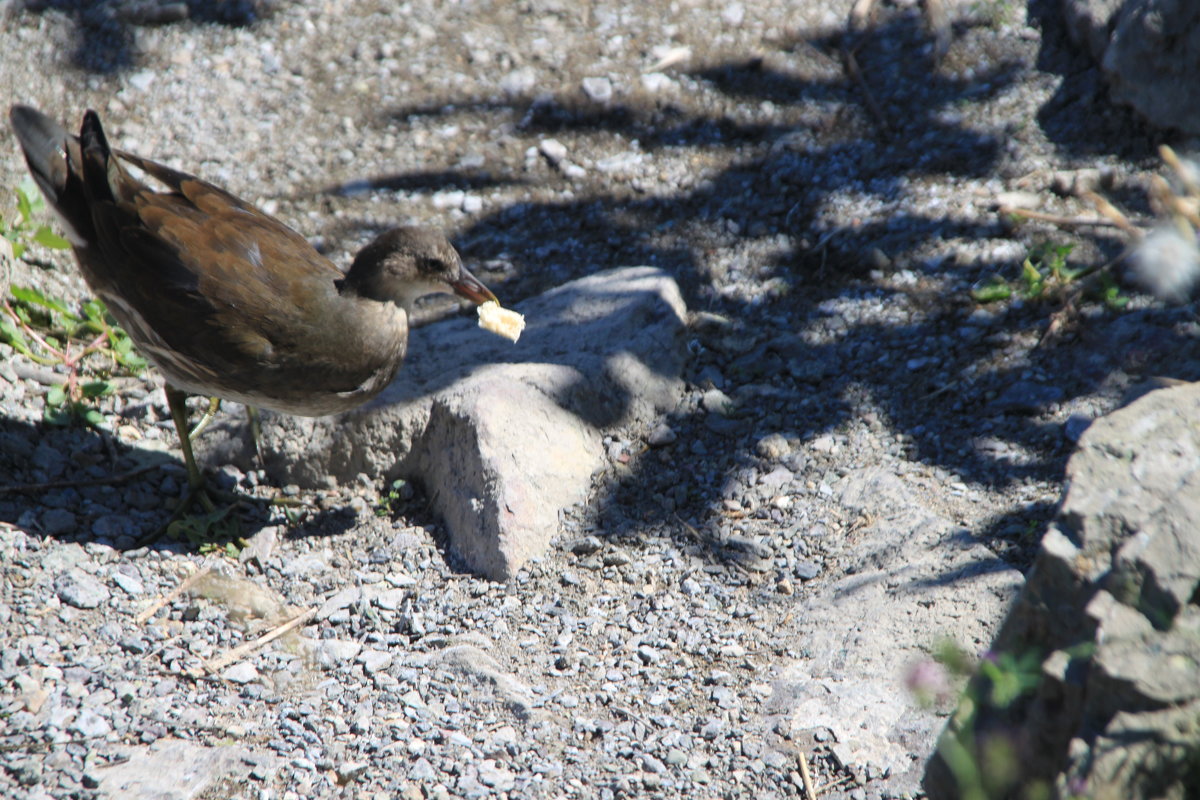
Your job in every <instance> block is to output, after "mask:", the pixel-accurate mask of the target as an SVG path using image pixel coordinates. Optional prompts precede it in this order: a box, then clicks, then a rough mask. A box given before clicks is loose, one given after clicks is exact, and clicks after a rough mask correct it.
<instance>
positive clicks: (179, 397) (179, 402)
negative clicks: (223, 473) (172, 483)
mask: <svg viewBox="0 0 1200 800" xmlns="http://www.w3.org/2000/svg"><path fill="white" fill-rule="evenodd" d="M163 392H164V393H165V394H166V396H167V407H168V408H170V409H171V419H172V420H173V421H174V422H175V432H176V433H177V434H179V447H180V449H182V450H183V462H184V465H185V466H186V467H187V473H188V486H189V487H190V490H189V491H188V496H187V500H185V501H184V503H183V504H182V505H181V506H180V508H181V509H182V508H185V507H187V505H189V504H190V503H191V501H192V500H193V499H196V500H199V501H200V505H202V506H204V510H205V511H207V512H208V513H210V514H211V513H213V512H214V511H215V510H216V506H215V505H214V504H213V501H212V500H211V499H210V498H209V496H208V493H207V492H205V491H204V476H203V475H201V474H200V468H199V467H197V466H196V456H195V455H194V454H193V453H192V437H191V435H190V434H189V433H188V411H187V393H186V392H181V391H180V390H178V389H176V388H175V387H174V386H172V385H171V384H169V383H164V384H163ZM213 399H214V400H216V398H213ZM217 402H220V401H219V400H218V401H217ZM209 408H210V409H211V408H213V406H212V405H211V404H210V406H209ZM197 427H199V426H197Z"/></svg>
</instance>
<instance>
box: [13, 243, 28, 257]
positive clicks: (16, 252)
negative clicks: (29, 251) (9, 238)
mask: <svg viewBox="0 0 1200 800" xmlns="http://www.w3.org/2000/svg"><path fill="white" fill-rule="evenodd" d="M12 251H13V258H17V259H19V258H21V256H23V255H25V245H24V244H22V243H21V242H13V243H12Z"/></svg>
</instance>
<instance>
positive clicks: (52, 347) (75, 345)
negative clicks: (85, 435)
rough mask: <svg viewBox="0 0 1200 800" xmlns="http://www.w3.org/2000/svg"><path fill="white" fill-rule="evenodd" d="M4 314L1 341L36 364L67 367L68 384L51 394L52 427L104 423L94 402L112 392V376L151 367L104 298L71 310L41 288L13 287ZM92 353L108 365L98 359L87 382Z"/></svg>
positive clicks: (48, 416)
mask: <svg viewBox="0 0 1200 800" xmlns="http://www.w3.org/2000/svg"><path fill="white" fill-rule="evenodd" d="M0 312H2V313H0V342H3V343H5V344H7V345H9V346H10V347H12V349H13V350H15V351H16V352H18V353H20V354H21V355H23V356H25V357H26V358H28V359H29V360H30V361H33V362H35V363H37V364H42V365H46V366H57V365H59V364H61V365H63V366H65V367H66V368H67V372H66V379H65V380H64V382H63V383H62V384H59V385H58V386H54V387H51V388H50V389H49V390H48V391H47V393H46V410H45V414H44V417H45V420H46V422H48V423H50V424H52V425H67V424H70V423H72V422H74V421H81V422H84V423H86V424H89V425H98V424H100V423H101V422H102V421H103V416H102V415H101V414H100V412H99V410H98V409H96V408H95V405H94V401H95V400H97V399H98V398H101V397H104V396H105V395H108V394H111V393H112V392H113V390H114V385H113V383H112V381H111V380H110V379H111V378H112V377H113V376H115V375H118V374H125V375H138V374H140V373H141V372H142V370H144V369H145V368H146V366H147V364H146V360H145V359H144V358H142V357H141V356H140V355H138V354H137V353H136V352H135V351H134V349H133V341H132V340H131V339H130V338H129V336H128V334H126V333H125V331H124V330H122V329H121V328H120V326H118V325H117V324H116V321H115V320H113V319H112V318H111V317H110V316H109V314H108V312H107V310H106V309H105V307H104V304H103V303H101V302H100V301H99V300H94V299H93V300H88V301H86V302H85V303H83V304H82V306H81V307H80V308H79V310H78V311H72V310H71V309H70V308H69V307H68V306H67V305H66V303H64V302H63V301H62V300H60V299H58V298H55V297H51V296H49V295H47V294H46V293H44V292H42V291H40V290H38V289H35V288H32V287H28V286H10V287H9V297H6V298H3V299H0ZM93 354H98V355H100V356H102V357H103V358H104V360H105V361H106V362H107V363H104V364H95V362H94V361H93V362H92V363H91V364H89V368H88V370H87V374H88V375H89V377H93V378H94V380H84V379H83V378H82V377H81V373H82V372H83V370H82V367H83V364H84V360H85V359H87V358H88V357H89V356H92V355H93Z"/></svg>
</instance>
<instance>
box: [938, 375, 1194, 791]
mask: <svg viewBox="0 0 1200 800" xmlns="http://www.w3.org/2000/svg"><path fill="white" fill-rule="evenodd" d="M1067 476H1068V479H1069V482H1068V486H1069V489H1068V491H1067V495H1066V498H1065V499H1064V501H1063V506H1062V509H1061V511H1060V512H1059V515H1058V518H1057V520H1056V522H1055V523H1054V524H1053V525H1052V526H1051V527H1050V530H1049V531H1048V532H1047V533H1046V536H1045V538H1044V539H1043V541H1042V546H1041V550H1040V552H1039V554H1038V557H1037V561H1036V563H1035V565H1034V568H1033V570H1032V572H1031V573H1030V575H1029V579H1028V582H1027V583H1026V586H1025V589H1024V590H1023V591H1022V593H1021V595H1020V598H1019V599H1018V602H1017V603H1016V605H1015V606H1014V608H1013V610H1012V612H1011V613H1010V615H1009V617H1008V619H1007V620H1006V622H1005V624H1004V626H1003V628H1002V629H1001V632H1000V634H999V636H998V637H997V638H996V641H995V643H994V645H993V648H992V649H993V652H994V653H995V654H996V661H995V662H994V663H996V664H998V665H1003V664H1004V663H1008V664H1019V663H1021V662H1022V661H1024V662H1025V663H1026V664H1028V665H1031V666H1032V667H1033V668H1032V669H1007V670H1002V671H1003V672H1007V673H1008V675H1007V678H1008V679H1014V678H1015V679H1016V681H1015V682H1013V683H1011V684H1010V685H1012V686H1015V687H1018V691H1017V692H1016V693H1015V697H1013V698H1011V700H1010V702H1006V703H998V702H994V698H995V695H994V690H995V689H996V687H997V686H998V685H999V684H1000V683H1001V682H1002V681H996V680H992V679H986V678H982V677H980V678H977V679H976V680H975V681H974V682H973V684H972V686H971V687H970V689H969V690H968V693H967V698H966V699H965V700H964V702H963V704H962V705H961V706H960V709H959V713H958V714H956V715H955V717H954V718H952V720H951V722H950V724H949V725H948V726H947V728H946V731H945V732H944V733H943V734H942V736H943V739H942V747H941V750H940V755H939V757H937V758H935V759H933V760H932V761H931V762H930V764H929V768H928V770H927V772H926V777H925V788H926V790H927V791H928V793H929V796H930V797H931V798H934V799H935V800H937V798H957V797H962V796H964V794H965V786H964V777H963V775H964V774H965V773H964V772H963V770H962V765H963V764H964V763H966V764H974V765H975V767H979V768H983V770H984V771H985V772H989V771H990V772H993V774H995V770H993V769H992V768H993V767H994V766H995V764H996V761H995V760H994V759H993V756H994V754H996V753H1001V752H1007V753H1008V754H1009V755H1008V756H1007V758H1012V759H1015V760H1013V761H1012V762H1011V764H1012V765H1013V766H1011V767H1009V768H1007V769H1001V770H1000V774H999V777H998V781H999V782H998V783H997V784H994V785H992V786H991V787H990V793H989V794H988V795H987V796H995V797H1000V796H1027V795H1028V796H1032V795H1034V794H1036V792H1037V791H1038V790H1037V789H1036V788H1034V787H1035V785H1036V784H1041V787H1042V788H1047V787H1054V789H1055V791H1056V792H1057V794H1058V796H1061V797H1066V796H1071V795H1079V794H1086V795H1087V796H1089V797H1096V798H1129V797H1171V798H1175V797H1178V798H1183V797H1194V796H1195V790H1196V787H1197V786H1200V766H1198V765H1197V761H1196V759H1195V753H1197V752H1200V722H1198V720H1200V716H1198V711H1200V606H1198V605H1197V603H1198V599H1200V596H1198V595H1197V591H1198V590H1200V385H1196V384H1186V385H1183V386H1178V387H1175V388H1171V389H1163V390H1160V391H1156V392H1152V393H1150V394H1148V395H1146V396H1145V397H1143V398H1141V399H1140V400H1138V401H1137V402H1135V403H1133V404H1132V405H1130V406H1128V407H1126V408H1124V409H1122V410H1120V411H1117V412H1115V413H1113V414H1111V415H1109V416H1108V417H1105V418H1103V419H1100V420H1097V421H1096V422H1095V423H1093V424H1092V426H1091V427H1090V428H1089V429H1088V430H1087V432H1086V433H1085V434H1084V435H1083V437H1082V438H1081V440H1080V444H1079V450H1078V452H1077V453H1076V454H1075V455H1074V456H1073V457H1072V458H1071V461H1070V464H1069V465H1068V467H1067ZM1004 654H1007V655H1008V656H1009V660H1008V661H1007V662H1005V661H1003V660H1002V659H1003V658H1004ZM1022 686H1023V687H1024V689H1023V690H1021V689H1020V687H1022ZM1016 765H1019V767H1017V766H1016ZM956 773H957V775H958V777H956Z"/></svg>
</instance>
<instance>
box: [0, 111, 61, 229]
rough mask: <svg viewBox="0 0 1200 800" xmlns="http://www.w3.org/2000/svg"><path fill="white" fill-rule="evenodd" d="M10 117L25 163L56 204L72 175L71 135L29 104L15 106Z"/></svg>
mask: <svg viewBox="0 0 1200 800" xmlns="http://www.w3.org/2000/svg"><path fill="white" fill-rule="evenodd" d="M8 118H9V121H11V122H12V126H13V130H14V131H16V133H17V140H18V141H20V143H21V149H22V150H23V151H25V163H26V164H28V165H29V171H30V172H32V173H33V179H34V180H35V181H37V185H38V187H40V188H41V190H42V194H44V195H45V196H46V200H47V201H48V202H49V203H50V204H51V205H52V206H55V207H57V206H58V205H59V200H60V199H61V197H62V194H63V190H64V189H65V188H66V185H67V180H68V178H69V169H68V167H67V157H66V152H67V147H68V146H69V141H70V134H68V133H67V132H66V131H65V130H64V129H63V127H62V126H61V125H59V124H58V123H57V122H55V121H54V120H52V119H50V117H47V116H46V115H45V114H43V113H42V112H40V111H38V110H37V109H34V108H30V107H29V106H13V107H12V108H11V109H10V110H9V112H8Z"/></svg>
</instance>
